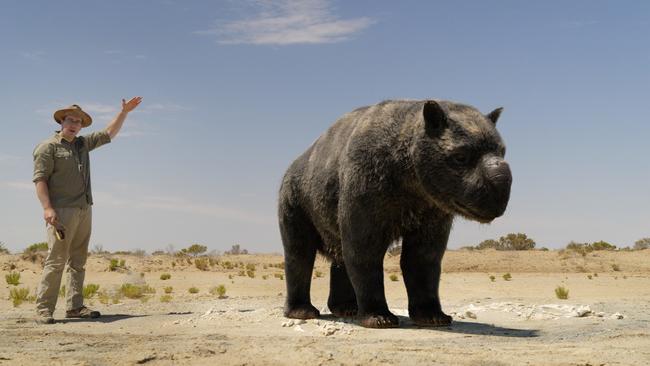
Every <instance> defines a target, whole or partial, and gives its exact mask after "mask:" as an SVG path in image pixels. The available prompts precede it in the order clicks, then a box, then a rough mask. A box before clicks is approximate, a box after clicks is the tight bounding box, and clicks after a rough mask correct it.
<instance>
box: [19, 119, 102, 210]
mask: <svg viewBox="0 0 650 366" xmlns="http://www.w3.org/2000/svg"><path fill="white" fill-rule="evenodd" d="M109 142H111V138H110V136H109V135H108V133H107V132H105V131H100V132H93V133H90V134H88V135H84V136H79V137H76V138H75V139H74V140H73V141H72V142H68V141H67V140H66V139H64V138H63V137H62V136H61V135H60V134H59V133H56V134H54V136H52V137H50V138H48V139H46V140H45V141H43V142H41V143H40V144H38V145H37V146H36V148H35V149H34V177H33V178H32V181H33V182H37V181H39V180H45V181H46V182H47V187H48V190H49V193H50V202H51V203H52V207H54V208H61V207H79V208H83V207H87V206H89V205H92V204H93V197H92V191H91V189H90V158H89V156H88V153H89V152H90V151H92V150H94V149H96V148H98V147H100V146H102V145H104V144H107V143H109Z"/></svg>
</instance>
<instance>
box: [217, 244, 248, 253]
mask: <svg viewBox="0 0 650 366" xmlns="http://www.w3.org/2000/svg"><path fill="white" fill-rule="evenodd" d="M223 254H226V255H240V254H248V250H246V249H241V248H240V246H239V244H235V245H233V246H232V247H231V248H230V250H226V251H225V252H223Z"/></svg>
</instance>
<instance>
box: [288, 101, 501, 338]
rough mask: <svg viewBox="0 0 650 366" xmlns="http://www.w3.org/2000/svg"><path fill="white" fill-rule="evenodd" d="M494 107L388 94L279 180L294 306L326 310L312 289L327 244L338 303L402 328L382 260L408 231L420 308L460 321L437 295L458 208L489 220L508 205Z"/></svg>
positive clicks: (380, 324)
mask: <svg viewBox="0 0 650 366" xmlns="http://www.w3.org/2000/svg"><path fill="white" fill-rule="evenodd" d="M501 110H502V109H501V108H498V109H496V110H494V111H492V112H491V113H489V114H487V115H483V114H481V113H480V112H479V111H478V110H476V109H475V108H473V107H471V106H468V105H464V104H459V103H453V102H449V101H437V100H425V101H385V102H382V103H379V104H377V105H373V106H368V107H362V108H359V109H356V110H354V111H353V112H351V113H348V114H346V115H345V116H343V117H342V118H340V119H339V120H338V121H336V123H334V125H332V126H331V127H330V128H329V129H328V130H327V131H326V132H325V133H324V134H323V135H321V136H320V137H319V138H318V139H317V140H316V142H314V144H313V145H312V146H311V147H309V149H307V151H305V152H304V153H303V154H302V155H300V156H299V157H298V158H297V159H296V160H295V161H294V162H293V164H291V166H290V167H289V169H288V170H287V172H286V174H285V176H284V178H283V180H282V186H281V188H280V197H279V212H278V213H279V221H280V232H281V235H282V241H283V245H284V256H285V273H286V283H287V299H286V304H285V310H284V315H285V316H286V317H289V318H299V319H308V318H316V317H318V316H320V313H319V311H318V310H317V309H316V308H315V307H314V306H313V305H312V304H311V300H310V295H309V290H310V285H311V276H312V270H313V265H314V259H315V257H316V253H317V252H320V253H322V254H323V255H324V256H326V257H327V258H329V259H330V260H331V262H332V264H331V273H330V278H331V282H330V293H329V299H328V301H327V305H328V307H329V309H330V311H331V312H332V313H333V314H334V315H335V316H339V317H348V316H356V317H357V318H358V320H359V322H360V324H361V325H363V326H365V327H372V328H387V327H397V326H399V321H398V318H397V317H396V316H395V315H393V314H392V313H391V312H390V311H389V309H388V305H387V304H386V297H385V294H384V287H383V283H384V282H383V278H384V272H383V259H384V256H385V253H386V250H387V249H388V247H389V245H390V244H391V243H393V242H395V241H396V240H399V239H401V240H402V253H401V259H400V265H401V269H402V273H403V276H404V283H405V285H406V289H407V292H408V301H409V304H408V309H409V316H410V317H411V319H412V320H413V321H414V322H415V323H416V324H418V325H421V326H441V325H448V324H450V323H451V317H450V316H448V315H446V314H445V313H443V311H442V308H441V306H440V299H439V297H438V285H439V282H440V262H441V260H442V256H443V254H444V252H445V249H446V246H447V239H448V237H449V232H450V230H451V226H452V221H453V219H454V216H456V215H461V216H464V217H466V218H468V219H471V220H475V221H479V222H482V223H488V222H491V221H492V220H494V219H495V218H496V217H499V216H501V215H502V214H503V213H504V211H505V209H506V206H507V204H508V199H509V196H510V185H511V182H512V175H511V173H510V168H509V166H508V164H507V163H506V162H505V160H504V158H503V157H504V154H505V146H504V143H503V141H502V139H501V137H500V136H499V133H498V132H497V130H496V129H495V125H496V122H497V119H498V118H499V115H500V114H501Z"/></svg>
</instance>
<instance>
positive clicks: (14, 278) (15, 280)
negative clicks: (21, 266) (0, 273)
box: [5, 272, 20, 286]
mask: <svg viewBox="0 0 650 366" xmlns="http://www.w3.org/2000/svg"><path fill="white" fill-rule="evenodd" d="M5 280H6V281H7V284H9V285H13V286H18V285H19V284H20V273H19V272H9V273H8V274H6V275H5Z"/></svg>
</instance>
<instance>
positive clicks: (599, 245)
mask: <svg viewBox="0 0 650 366" xmlns="http://www.w3.org/2000/svg"><path fill="white" fill-rule="evenodd" d="M591 246H592V247H593V248H594V250H616V245H612V244H610V243H608V242H606V241H602V240H601V241H597V242H594V243H592V244H591Z"/></svg>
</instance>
